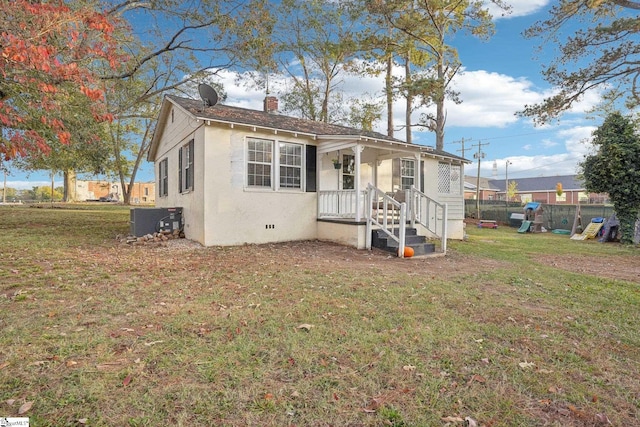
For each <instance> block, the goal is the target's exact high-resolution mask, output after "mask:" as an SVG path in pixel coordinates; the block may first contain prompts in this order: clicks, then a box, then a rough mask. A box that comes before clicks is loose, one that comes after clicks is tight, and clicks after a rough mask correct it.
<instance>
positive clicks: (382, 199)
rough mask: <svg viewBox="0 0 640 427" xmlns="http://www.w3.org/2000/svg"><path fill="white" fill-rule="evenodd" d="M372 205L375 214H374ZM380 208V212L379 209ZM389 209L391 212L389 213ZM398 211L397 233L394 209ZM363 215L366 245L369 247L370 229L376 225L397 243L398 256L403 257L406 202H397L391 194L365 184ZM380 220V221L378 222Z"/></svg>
mask: <svg viewBox="0 0 640 427" xmlns="http://www.w3.org/2000/svg"><path fill="white" fill-rule="evenodd" d="M374 205H375V210H376V215H375V216H374V214H373V211H374ZM381 210H382V214H380V211H381ZM389 210H391V213H389ZM396 210H397V211H398V227H397V228H398V235H397V236H396V235H395V233H394V230H395V228H396V227H395V223H396V221H395V216H396V214H395V211H396ZM365 216H366V220H367V227H366V247H367V249H371V231H372V229H373V226H374V225H376V226H377V227H379V229H380V230H381V231H382V232H384V233H385V234H386V235H387V236H389V238H391V239H392V240H394V241H396V242H397V243H398V256H399V257H400V258H404V248H405V242H406V224H407V204H406V203H405V202H398V201H397V200H396V199H394V198H393V197H392V196H390V195H388V194H387V193H385V192H384V191H382V190H380V189H379V188H377V187H375V186H373V185H372V184H368V185H367V196H366V209H365ZM380 220H382V222H380Z"/></svg>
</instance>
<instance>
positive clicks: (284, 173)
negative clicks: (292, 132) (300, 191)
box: [278, 142, 302, 188]
mask: <svg viewBox="0 0 640 427" xmlns="http://www.w3.org/2000/svg"><path fill="white" fill-rule="evenodd" d="M278 148H279V150H280V188H301V187H302V145H300V144H291V143H288V142H281V143H280V144H279V147H278Z"/></svg>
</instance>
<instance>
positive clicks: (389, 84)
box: [384, 53, 393, 138]
mask: <svg viewBox="0 0 640 427" xmlns="http://www.w3.org/2000/svg"><path fill="white" fill-rule="evenodd" d="M384 86H385V88H384V89H385V94H386V96H387V136H390V137H391V138H393V56H392V55H391V54H390V53H389V56H388V57H387V74H386V76H385V78H384Z"/></svg>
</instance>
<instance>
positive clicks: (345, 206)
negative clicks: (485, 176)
mask: <svg viewBox="0 0 640 427" xmlns="http://www.w3.org/2000/svg"><path fill="white" fill-rule="evenodd" d="M356 197H360V201H359V203H356ZM405 198H406V200H407V203H403V202H399V201H397V200H396V199H394V198H393V197H392V195H390V194H388V193H385V192H384V191H382V190H380V189H378V188H376V187H374V186H373V185H371V184H369V185H368V186H367V190H366V191H362V192H360V194H357V193H356V191H355V190H330V191H319V192H318V218H322V219H350V220H357V219H359V218H362V219H365V220H366V222H367V227H366V247H367V249H371V230H372V229H373V226H376V227H378V228H379V229H380V230H382V231H383V232H384V233H385V234H387V235H388V236H389V238H390V239H392V240H394V241H395V242H397V243H398V256H400V257H404V248H405V232H406V224H407V221H409V222H410V223H411V226H412V227H415V224H416V223H417V224H420V225H421V226H423V227H424V228H425V229H426V230H428V231H429V232H430V233H431V234H433V236H435V237H436V238H438V239H440V241H441V243H440V248H441V251H442V253H446V251H447V204H446V203H439V202H437V201H435V200H433V199H431V198H429V197H428V196H427V195H425V194H424V193H422V192H421V191H419V190H418V189H416V188H415V187H412V188H411V189H410V190H407V191H406V197H405ZM357 205H360V207H361V208H360V211H361V212H359V213H358V212H356V206H357Z"/></svg>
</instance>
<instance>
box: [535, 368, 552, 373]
mask: <svg viewBox="0 0 640 427" xmlns="http://www.w3.org/2000/svg"><path fill="white" fill-rule="evenodd" d="M538 372H540V373H541V374H551V373H553V371H551V370H549V369H538Z"/></svg>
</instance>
